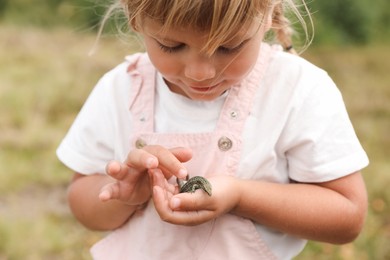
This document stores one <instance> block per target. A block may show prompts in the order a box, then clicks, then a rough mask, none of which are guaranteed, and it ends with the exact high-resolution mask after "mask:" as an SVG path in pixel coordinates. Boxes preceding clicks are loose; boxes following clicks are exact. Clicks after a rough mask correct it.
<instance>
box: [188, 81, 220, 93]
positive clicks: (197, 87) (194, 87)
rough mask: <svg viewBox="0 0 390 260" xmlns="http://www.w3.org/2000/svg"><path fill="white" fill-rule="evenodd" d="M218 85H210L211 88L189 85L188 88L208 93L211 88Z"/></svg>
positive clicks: (208, 86)
mask: <svg viewBox="0 0 390 260" xmlns="http://www.w3.org/2000/svg"><path fill="white" fill-rule="evenodd" d="M218 85H219V83H218V84H215V85H212V86H210V85H207V86H199V85H189V87H190V88H191V89H193V90H195V91H200V92H203V91H210V90H212V89H213V88H216V87H217V86H218Z"/></svg>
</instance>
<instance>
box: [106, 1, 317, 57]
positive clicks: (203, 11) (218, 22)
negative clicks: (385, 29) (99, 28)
mask: <svg viewBox="0 0 390 260" xmlns="http://www.w3.org/2000/svg"><path fill="white" fill-rule="evenodd" d="M117 1H118V2H117V5H116V6H118V5H120V6H121V7H122V8H123V10H124V12H125V14H126V17H127V19H128V21H129V25H130V26H131V27H132V29H133V30H135V31H139V30H140V28H142V23H143V22H144V21H145V19H152V20H154V21H157V22H160V23H161V25H162V30H163V31H164V30H169V29H170V28H175V27H176V28H191V29H197V30H201V31H207V32H208V34H209V38H208V42H207V43H206V46H205V49H204V50H205V51H206V53H209V54H211V53H213V52H214V51H215V50H216V49H217V48H218V47H219V46H221V45H223V44H224V43H225V42H226V41H227V40H228V39H229V38H230V37H232V36H233V35H234V34H235V33H237V32H238V31H240V30H241V28H242V27H243V26H244V25H250V24H252V23H253V22H255V21H260V23H259V27H260V25H261V23H262V22H264V19H266V18H267V17H268V16H271V17H272V26H271V28H272V31H273V32H274V33H273V35H274V38H275V39H276V41H277V42H279V44H280V45H282V46H283V47H284V49H285V50H286V51H289V52H292V53H295V51H294V49H293V47H292V46H293V44H292V35H293V33H294V30H293V29H292V27H291V22H290V20H289V19H288V18H287V17H286V15H285V13H286V10H288V11H291V12H292V13H293V14H295V16H296V17H297V18H298V21H299V22H300V23H301V25H302V27H303V30H304V32H305V34H306V44H307V45H309V44H310V42H311V37H309V33H308V27H307V25H306V23H305V20H304V19H303V16H302V15H301V14H300V11H299V8H298V7H297V5H296V4H295V3H294V0H117ZM301 1H302V6H304V9H305V11H308V9H307V6H306V4H305V2H304V0H301ZM114 9H115V7H113V6H112V7H111V9H110V10H109V12H111V11H112V10H114ZM271 12H272V13H271ZM307 13H308V12H307ZM308 14H309V13H308ZM308 16H309V18H310V14H309V15H308ZM106 18H107V16H106V17H105V19H106ZM103 22H104V21H103ZM310 23H311V25H312V21H311V18H310Z"/></svg>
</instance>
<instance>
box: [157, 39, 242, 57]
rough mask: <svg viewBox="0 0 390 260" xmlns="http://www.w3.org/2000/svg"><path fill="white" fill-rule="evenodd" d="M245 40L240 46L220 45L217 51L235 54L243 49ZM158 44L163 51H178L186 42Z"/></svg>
mask: <svg viewBox="0 0 390 260" xmlns="http://www.w3.org/2000/svg"><path fill="white" fill-rule="evenodd" d="M245 42H246V41H243V42H242V43H240V44H239V45H238V46H236V47H234V48H227V47H223V46H220V47H219V48H218V49H217V51H219V52H220V53H222V54H233V53H236V52H238V51H239V50H241V48H242V47H243V46H244V44H245ZM158 45H159V47H160V49H161V50H162V51H163V52H167V53H174V52H178V51H180V50H181V49H183V48H184V47H185V45H184V44H180V45H177V46H174V47H169V46H165V45H163V44H161V43H159V42H158Z"/></svg>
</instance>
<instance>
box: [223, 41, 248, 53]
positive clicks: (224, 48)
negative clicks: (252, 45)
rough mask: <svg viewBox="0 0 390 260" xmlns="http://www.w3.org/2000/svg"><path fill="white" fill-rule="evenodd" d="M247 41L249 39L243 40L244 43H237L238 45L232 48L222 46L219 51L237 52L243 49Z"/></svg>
mask: <svg viewBox="0 0 390 260" xmlns="http://www.w3.org/2000/svg"><path fill="white" fill-rule="evenodd" d="M246 42H247V41H243V42H242V43H240V44H239V45H237V46H236V47H232V48H230V47H224V46H220V47H219V48H218V51H219V52H220V53H223V54H233V53H236V52H238V51H239V50H241V49H242V47H244V45H245V43H246Z"/></svg>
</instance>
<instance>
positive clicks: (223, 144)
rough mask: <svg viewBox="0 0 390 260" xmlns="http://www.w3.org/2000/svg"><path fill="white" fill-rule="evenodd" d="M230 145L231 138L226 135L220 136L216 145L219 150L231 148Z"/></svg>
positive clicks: (231, 144) (231, 143)
mask: <svg viewBox="0 0 390 260" xmlns="http://www.w3.org/2000/svg"><path fill="white" fill-rule="evenodd" d="M232 146H233V142H232V140H230V139H229V138H227V137H226V136H222V137H221V138H219V140H218V147H219V149H220V150H221V151H227V150H229V149H230V148H232Z"/></svg>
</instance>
